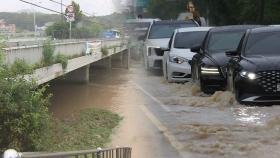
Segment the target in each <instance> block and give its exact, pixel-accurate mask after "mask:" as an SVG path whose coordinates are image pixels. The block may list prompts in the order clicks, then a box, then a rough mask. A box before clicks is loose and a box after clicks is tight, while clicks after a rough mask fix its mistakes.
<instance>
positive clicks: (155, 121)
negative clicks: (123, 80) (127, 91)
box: [134, 83, 189, 157]
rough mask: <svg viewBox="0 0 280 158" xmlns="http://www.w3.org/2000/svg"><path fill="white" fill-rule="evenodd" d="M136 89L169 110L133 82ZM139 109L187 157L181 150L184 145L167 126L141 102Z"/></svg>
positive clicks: (166, 109)
mask: <svg viewBox="0 0 280 158" xmlns="http://www.w3.org/2000/svg"><path fill="white" fill-rule="evenodd" d="M134 85H135V86H136V88H137V89H139V90H141V91H142V92H143V93H144V94H145V95H147V96H148V97H150V98H151V99H152V100H153V101H155V102H156V103H158V104H159V106H161V107H162V108H163V109H164V110H165V111H166V112H170V111H171V110H170V109H169V108H168V107H167V106H166V105H164V104H163V103H161V101H159V100H158V99H157V98H155V97H154V96H153V95H152V94H150V93H149V92H147V91H146V90H145V89H144V88H142V87H141V86H140V85H138V84H137V83H134ZM139 107H140V109H141V110H142V111H143V113H144V114H145V115H146V116H147V118H148V119H149V120H151V122H152V123H153V124H154V125H155V126H156V128H157V129H158V130H159V131H160V132H162V133H163V136H164V137H165V138H166V139H167V140H168V141H169V142H170V144H171V146H172V147H173V148H174V149H175V150H176V151H177V152H178V153H179V155H180V156H181V157H189V155H188V154H187V153H186V152H184V153H183V152H182V149H183V148H184V145H183V144H182V143H180V142H179V141H178V140H177V139H176V138H175V137H174V135H172V133H170V132H169V130H168V128H167V127H166V126H164V124H162V123H161V121H160V120H159V119H158V118H157V117H156V116H155V115H154V114H152V112H151V111H150V110H149V109H148V108H147V107H146V106H145V105H143V104H141V105H140V106H139Z"/></svg>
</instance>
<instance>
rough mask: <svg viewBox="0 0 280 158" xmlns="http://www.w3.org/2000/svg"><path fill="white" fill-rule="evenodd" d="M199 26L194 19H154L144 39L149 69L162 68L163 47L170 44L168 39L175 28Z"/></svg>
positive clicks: (146, 62) (144, 53)
mask: <svg viewBox="0 0 280 158" xmlns="http://www.w3.org/2000/svg"><path fill="white" fill-rule="evenodd" d="M198 26H199V25H198V24H197V23H196V22H195V21H194V20H187V21H154V22H153V23H152V25H151V26H150V28H149V30H148V32H147V35H146V38H145V41H144V50H143V57H144V63H145V68H146V69H147V70H150V69H160V68H162V58H163V54H164V51H163V50H162V48H166V47H167V46H168V41H169V40H170V37H171V36H172V34H173V32H174V30H175V29H177V28H184V27H198Z"/></svg>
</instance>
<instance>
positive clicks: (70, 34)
mask: <svg viewBox="0 0 280 158" xmlns="http://www.w3.org/2000/svg"><path fill="white" fill-rule="evenodd" d="M69 24H70V29H69V31H70V32H69V39H72V21H70V22H69Z"/></svg>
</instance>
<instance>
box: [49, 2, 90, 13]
mask: <svg viewBox="0 0 280 158" xmlns="http://www.w3.org/2000/svg"><path fill="white" fill-rule="evenodd" d="M49 1H51V2H53V3H56V4H59V5H62V6H64V7H67V5H66V4H63V3H62V2H58V1H55V0H49ZM82 12H83V13H84V14H87V15H89V16H91V14H89V13H87V12H85V11H82Z"/></svg>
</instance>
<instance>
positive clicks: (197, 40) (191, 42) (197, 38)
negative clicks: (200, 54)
mask: <svg viewBox="0 0 280 158" xmlns="http://www.w3.org/2000/svg"><path fill="white" fill-rule="evenodd" d="M206 33H207V31H197V32H181V33H177V34H176V37H175V40H174V48H178V49H187V48H191V47H194V46H198V45H201V43H202V42H203V40H204V37H205V35H206Z"/></svg>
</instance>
